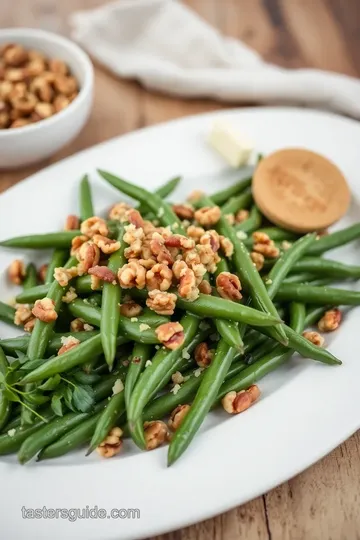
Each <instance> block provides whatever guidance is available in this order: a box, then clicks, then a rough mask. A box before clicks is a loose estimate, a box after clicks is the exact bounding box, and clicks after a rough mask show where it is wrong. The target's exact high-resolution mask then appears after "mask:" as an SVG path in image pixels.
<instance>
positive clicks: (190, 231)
mask: <svg viewBox="0 0 360 540" xmlns="http://www.w3.org/2000/svg"><path fill="white" fill-rule="evenodd" d="M186 233H187V235H188V236H189V237H190V238H192V239H193V240H195V242H199V240H200V238H201V237H202V235H203V234H205V229H203V228H202V227H196V226H195V225H190V226H189V227H188V228H187V230H186Z"/></svg>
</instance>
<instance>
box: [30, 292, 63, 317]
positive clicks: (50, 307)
mask: <svg viewBox="0 0 360 540" xmlns="http://www.w3.org/2000/svg"><path fill="white" fill-rule="evenodd" d="M32 314H33V315H34V316H35V317H36V318H37V319H39V320H40V321H42V322H46V323H49V322H54V321H56V319H57V318H58V314H57V313H56V311H55V303H54V301H53V300H51V298H43V299H42V300H36V302H35V304H34V307H33V308H32Z"/></svg>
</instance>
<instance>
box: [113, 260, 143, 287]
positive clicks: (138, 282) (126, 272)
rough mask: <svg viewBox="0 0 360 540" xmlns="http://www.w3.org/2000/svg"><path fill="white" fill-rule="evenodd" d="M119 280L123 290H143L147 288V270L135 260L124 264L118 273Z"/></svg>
mask: <svg viewBox="0 0 360 540" xmlns="http://www.w3.org/2000/svg"><path fill="white" fill-rule="evenodd" d="M117 277H118V280H119V283H120V286H121V287H122V288H123V289H132V288H133V287H136V288H137V289H143V288H144V287H145V278H146V270H145V268H144V267H143V266H141V264H139V262H137V261H136V260H133V261H131V262H128V263H127V264H124V265H123V266H122V267H121V268H119V271H118V275H117Z"/></svg>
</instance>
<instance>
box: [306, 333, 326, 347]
mask: <svg viewBox="0 0 360 540" xmlns="http://www.w3.org/2000/svg"><path fill="white" fill-rule="evenodd" d="M303 337H304V338H305V339H307V340H308V341H310V343H312V344H313V345H317V347H323V346H324V345H325V338H324V337H323V336H321V335H320V334H319V333H318V332H308V331H306V332H303Z"/></svg>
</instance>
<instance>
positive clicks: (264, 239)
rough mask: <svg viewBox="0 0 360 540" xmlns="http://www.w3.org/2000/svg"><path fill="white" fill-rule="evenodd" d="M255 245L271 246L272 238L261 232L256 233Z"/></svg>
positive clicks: (254, 233) (254, 236) (254, 234)
mask: <svg viewBox="0 0 360 540" xmlns="http://www.w3.org/2000/svg"><path fill="white" fill-rule="evenodd" d="M252 237H253V241H254V244H271V242H272V240H271V238H270V236H269V235H268V234H266V233H264V232H261V231H255V232H253V234H252Z"/></svg>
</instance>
